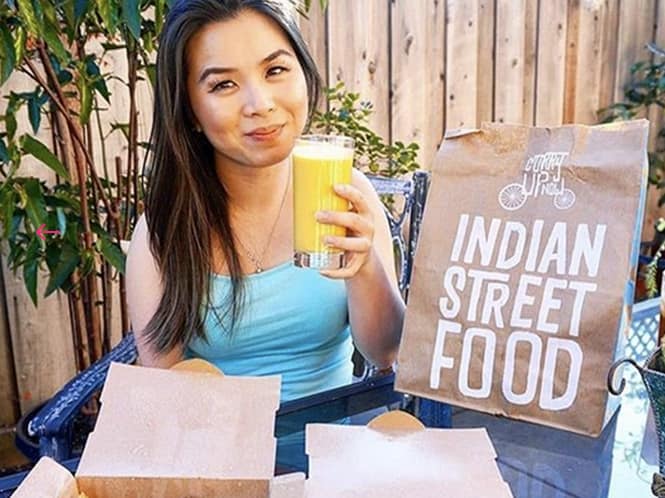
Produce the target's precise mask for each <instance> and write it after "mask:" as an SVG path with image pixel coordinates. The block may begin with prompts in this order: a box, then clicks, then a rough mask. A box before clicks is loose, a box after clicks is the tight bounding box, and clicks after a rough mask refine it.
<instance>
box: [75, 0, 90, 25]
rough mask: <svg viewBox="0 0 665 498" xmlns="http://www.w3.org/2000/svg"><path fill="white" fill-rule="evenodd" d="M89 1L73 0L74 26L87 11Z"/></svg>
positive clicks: (78, 23)
mask: <svg viewBox="0 0 665 498" xmlns="http://www.w3.org/2000/svg"><path fill="white" fill-rule="evenodd" d="M89 8H90V2H89V1H88V0H74V16H75V17H76V27H77V28H78V26H79V25H80V24H81V21H83V17H84V16H85V15H86V14H87V13H88V9H89Z"/></svg>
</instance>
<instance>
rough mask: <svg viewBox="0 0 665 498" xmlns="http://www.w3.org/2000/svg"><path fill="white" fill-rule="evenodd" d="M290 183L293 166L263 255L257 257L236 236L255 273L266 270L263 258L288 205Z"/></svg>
mask: <svg viewBox="0 0 665 498" xmlns="http://www.w3.org/2000/svg"><path fill="white" fill-rule="evenodd" d="M289 183H291V166H290V165H289V177H288V179H287V180H286V188H285V189H284V194H283V195H282V202H281V204H280V205H279V211H277V217H276V218H275V221H274V222H273V224H272V228H271V229H270V234H269V235H268V240H267V241H266V245H265V247H264V248H263V251H261V255H260V256H257V255H256V253H255V252H254V251H252V250H250V249H249V248H248V247H247V246H246V245H245V243H244V242H243V241H242V240H241V239H240V237H238V236H237V235H236V236H235V239H236V240H237V241H238V243H239V244H240V247H242V249H243V251H244V252H245V255H246V256H247V258H249V260H250V261H251V262H252V264H253V265H254V273H261V272H262V271H263V270H264V269H265V268H264V266H263V258H265V256H266V253H267V252H268V247H270V242H271V241H272V236H273V235H274V233H275V229H276V228H277V222H278V221H279V218H280V217H281V215H282V211H283V210H284V204H285V203H286V193H287V192H288V191H289Z"/></svg>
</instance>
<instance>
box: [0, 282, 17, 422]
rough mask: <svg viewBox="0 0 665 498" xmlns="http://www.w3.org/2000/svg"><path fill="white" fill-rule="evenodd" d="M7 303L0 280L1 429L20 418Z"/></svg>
mask: <svg viewBox="0 0 665 498" xmlns="http://www.w3.org/2000/svg"><path fill="white" fill-rule="evenodd" d="M5 303H6V300H5V288H4V285H2V279H1V278H0V427H2V426H8V425H13V424H15V423H16V421H17V420H18V418H19V409H18V408H19V407H18V390H17V386H16V372H15V371H14V358H13V356H12V338H11V331H10V329H9V319H8V317H7V309H6V307H5Z"/></svg>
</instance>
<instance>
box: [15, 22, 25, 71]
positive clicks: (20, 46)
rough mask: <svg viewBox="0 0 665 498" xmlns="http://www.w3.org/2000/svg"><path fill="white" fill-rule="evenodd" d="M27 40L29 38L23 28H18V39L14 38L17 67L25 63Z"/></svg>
mask: <svg viewBox="0 0 665 498" xmlns="http://www.w3.org/2000/svg"><path fill="white" fill-rule="evenodd" d="M27 38H28V36H27V34H26V31H25V29H24V28H23V26H18V27H17V28H16V38H14V54H15V57H16V65H20V64H21V63H22V62H23V57H24V56H25V42H26V40H27Z"/></svg>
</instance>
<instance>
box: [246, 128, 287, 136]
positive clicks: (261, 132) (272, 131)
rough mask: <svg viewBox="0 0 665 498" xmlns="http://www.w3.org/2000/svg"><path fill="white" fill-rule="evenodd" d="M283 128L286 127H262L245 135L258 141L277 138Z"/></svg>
mask: <svg viewBox="0 0 665 498" xmlns="http://www.w3.org/2000/svg"><path fill="white" fill-rule="evenodd" d="M283 127H284V125H273V126H262V127H260V128H255V129H253V130H252V131H250V132H249V133H245V135H247V136H248V137H251V138H258V139H262V138H270V137H273V136H276V135H277V134H278V133H279V131H281V129H282V128H283Z"/></svg>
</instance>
